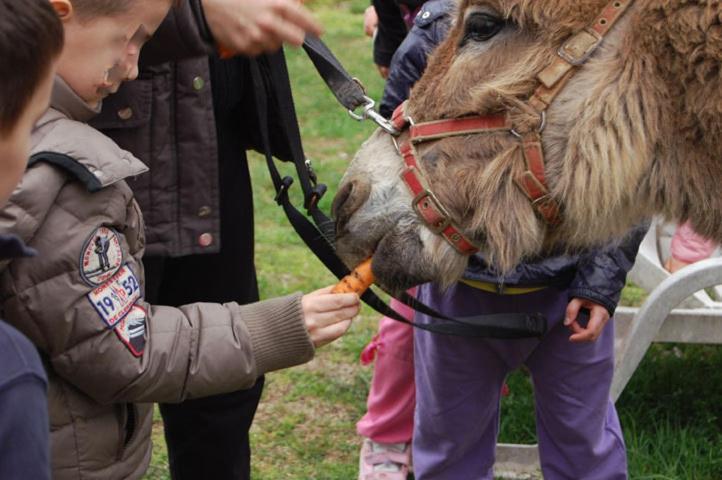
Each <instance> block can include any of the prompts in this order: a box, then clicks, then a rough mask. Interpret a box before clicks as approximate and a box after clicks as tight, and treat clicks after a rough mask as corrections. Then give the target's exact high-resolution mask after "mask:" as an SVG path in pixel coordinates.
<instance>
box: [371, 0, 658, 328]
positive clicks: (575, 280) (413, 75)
mask: <svg viewBox="0 0 722 480" xmlns="http://www.w3.org/2000/svg"><path fill="white" fill-rule="evenodd" d="M453 7H454V1H452V0H431V1H428V2H426V3H425V4H424V5H423V7H422V8H421V10H420V11H419V13H418V15H417V16H416V19H415V21H414V26H413V28H412V29H411V31H410V32H409V34H408V35H407V36H406V38H405V39H404V41H403V42H402V43H401V45H400V46H399V48H398V49H397V50H396V53H395V54H394V56H393V59H392V60H391V71H390V72H389V78H388V80H387V83H386V88H385V90H384V95H383V99H382V100H381V106H380V112H381V114H382V115H384V116H386V117H390V116H391V114H392V113H393V111H394V109H395V108H396V106H398V105H399V104H401V103H402V102H403V101H404V100H406V99H407V98H408V96H409V91H410V89H411V87H412V86H413V85H414V83H415V82H416V81H417V80H418V79H419V78H420V77H421V75H422V74H423V72H424V70H425V69H426V62H427V57H428V55H429V53H430V52H431V51H432V50H433V49H434V47H436V46H437V45H438V44H439V43H441V41H442V40H443V39H444V37H445V36H446V34H447V32H448V30H449V26H450V24H451V20H452V19H451V16H450V14H449V12H451V11H452V9H453ZM648 227H649V225H648V224H644V225H640V226H639V227H637V228H635V229H633V230H632V231H631V232H630V233H629V234H628V235H627V237H626V238H624V239H623V240H622V241H621V242H619V243H618V244H614V245H609V246H607V247H605V248H599V249H595V250H591V251H588V252H586V253H583V254H580V255H558V256H551V257H546V258H538V259H532V260H530V261H527V262H525V263H522V264H520V265H518V266H517V267H516V268H515V269H514V270H513V271H511V272H508V273H506V274H505V275H500V274H499V273H498V272H496V271H495V270H494V269H493V268H492V267H490V266H489V265H487V264H486V262H485V261H484V258H483V256H481V255H475V256H473V257H471V259H470V260H469V266H468V268H467V270H466V272H465V274H464V277H465V278H468V279H472V280H479V281H483V282H489V283H493V284H496V285H497V286H498V288H499V290H500V291H503V287H504V286H505V285H508V286H511V285H513V286H517V285H521V286H542V285H552V286H555V287H558V288H563V289H568V290H569V298H570V299H571V298H575V297H576V298H584V299H588V300H591V301H593V302H595V303H598V304H600V305H603V306H604V307H605V308H606V309H607V310H608V311H609V313H610V314H613V313H614V310H615V309H616V308H617V304H618V303H619V298H620V296H621V292H622V289H623V288H624V285H625V283H626V278H627V272H628V271H629V270H630V269H631V268H632V266H633V265H634V260H635V258H636V256H637V250H638V249H639V244H640V243H641V242H642V239H643V238H644V235H645V233H646V232H647V229H648Z"/></svg>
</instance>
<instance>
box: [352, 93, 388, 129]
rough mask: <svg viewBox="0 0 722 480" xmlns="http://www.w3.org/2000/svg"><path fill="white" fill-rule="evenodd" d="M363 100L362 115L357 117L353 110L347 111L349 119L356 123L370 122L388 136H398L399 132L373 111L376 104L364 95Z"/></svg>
mask: <svg viewBox="0 0 722 480" xmlns="http://www.w3.org/2000/svg"><path fill="white" fill-rule="evenodd" d="M364 100H366V104H365V105H363V107H361V108H363V113H361V114H360V115H359V114H358V113H356V112H354V111H353V110H349V111H348V114H349V115H350V116H351V118H353V119H354V120H356V121H358V122H363V121H364V120H372V121H373V122H374V123H375V124H376V125H378V126H379V127H381V129H382V130H384V131H385V132H386V133H388V134H390V135H393V136H398V135H400V134H401V132H399V131H398V130H396V128H394V125H393V124H392V123H391V122H390V121H389V120H388V119H386V118H384V117H383V115H381V114H380V113H379V112H377V111H376V110H374V107H375V106H376V102H374V101H373V100H372V99H371V98H370V97H367V96H365V95H364Z"/></svg>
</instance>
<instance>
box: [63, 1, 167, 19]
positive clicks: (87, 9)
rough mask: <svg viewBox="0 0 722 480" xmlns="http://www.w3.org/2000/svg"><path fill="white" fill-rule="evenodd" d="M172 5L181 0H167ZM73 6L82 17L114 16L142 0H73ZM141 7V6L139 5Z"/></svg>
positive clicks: (126, 10)
mask: <svg viewBox="0 0 722 480" xmlns="http://www.w3.org/2000/svg"><path fill="white" fill-rule="evenodd" d="M167 1H168V3H170V4H171V5H172V6H174V7H177V6H179V5H180V3H181V0H167ZM72 3H73V8H74V9H75V11H76V12H77V14H78V15H79V16H80V18H81V19H85V20H88V19H94V18H97V17H112V16H115V15H121V14H123V13H126V12H128V11H129V10H130V9H131V8H133V7H134V6H135V4H136V3H141V2H140V0H72ZM137 8H141V7H137Z"/></svg>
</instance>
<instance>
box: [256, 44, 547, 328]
mask: <svg viewBox="0 0 722 480" xmlns="http://www.w3.org/2000/svg"><path fill="white" fill-rule="evenodd" d="M307 42H308V39H307ZM319 43H320V44H321V45H323V43H322V42H321V41H320V40H318V39H315V42H314V44H316V45H318V44H319ZM323 46H324V47H325V45H323ZM306 51H307V53H308V54H309V56H311V58H312V60H313V59H314V55H315V54H314V53H313V52H315V51H316V50H313V49H310V50H309V49H308V48H307V49H306ZM328 55H331V57H333V55H332V54H331V53H330V51H329V50H328V49H327V48H324V57H328ZM263 59H264V60H265V62H264V60H261V59H257V60H251V62H250V64H251V74H252V78H253V84H254V90H255V95H254V98H255V102H256V109H257V111H258V120H259V130H260V133H261V140H262V143H263V150H264V155H265V158H266V165H267V167H268V170H269V173H270V175H271V179H272V181H273V185H274V188H275V190H276V199H275V200H276V202H277V203H278V204H279V205H280V206H281V207H282V208H283V210H284V213H285V214H286V217H287V218H288V220H289V222H290V223H291V225H292V226H293V228H294V230H295V231H296V232H297V233H298V235H299V236H300V237H301V239H302V240H303V241H304V243H305V244H306V245H307V246H308V248H309V249H310V250H311V251H312V252H313V253H314V254H315V255H316V256H317V257H318V258H319V260H321V262H322V263H323V264H324V265H325V266H326V268H328V269H329V270H330V271H331V272H332V273H333V274H334V275H335V276H336V277H337V278H339V279H340V278H343V277H344V276H345V275H348V274H349V273H350V272H349V269H348V268H347V267H346V265H345V264H344V263H343V262H342V261H341V259H339V258H338V256H337V255H336V251H335V249H334V247H333V245H332V243H331V241H329V238H333V221H332V220H331V219H330V218H329V217H328V216H327V215H325V214H324V213H323V212H322V211H321V210H320V209H319V208H318V201H319V200H320V199H321V197H322V196H323V194H324V193H325V191H326V187H325V185H322V184H318V183H317V182H316V179H315V176H314V175H313V174H312V171H310V169H309V167H308V165H307V164H306V160H305V159H306V157H305V155H304V153H303V145H302V142H301V135H300V131H299V128H298V120H297V117H296V111H295V107H294V103H293V95H292V93H291V89H290V80H289V76H288V69H287V67H286V61H285V57H284V55H283V51H280V52H278V53H276V54H273V55H267V56H265V57H263ZM334 60H335V58H334ZM318 63H322V64H323V65H325V66H327V67H328V66H332V65H333V64H332V63H331V62H329V61H327V60H324V61H323V62H321V61H318ZM335 63H336V64H337V65H338V66H339V67H340V63H338V61H335ZM314 64H315V65H316V64H317V61H314ZM329 68H330V67H329ZM340 68H341V70H342V67H340ZM262 69H264V70H265V72H263V71H262ZM326 71H328V69H326ZM344 72H345V71H344ZM264 73H265V75H264ZM319 73H321V75H322V76H323V75H324V73H322V72H321V70H319ZM346 77H348V78H349V79H350V77H349V76H348V75H347V74H346ZM340 78H343V75H341V74H339V75H338V76H337V77H336V79H337V80H336V82H339V81H340V80H338V79H340ZM324 79H325V77H324ZM348 81H349V82H352V83H353V84H354V85H355V86H356V88H358V89H359V90H361V87H360V86H359V85H358V84H357V83H356V82H355V81H353V80H348ZM327 83H328V84H329V86H330V85H331V83H332V82H327ZM347 85H348V84H347ZM347 91H351V88H350V87H349V88H348V89H347ZM361 91H362V90H361ZM269 93H270V95H269ZM338 96H339V95H337V97H338ZM268 99H273V100H275V101H276V103H277V105H276V106H277V107H278V111H279V116H280V118H279V120H280V121H281V123H282V128H283V129H284V134H285V135H284V136H285V138H286V139H287V141H288V143H289V147H290V151H291V154H292V158H293V163H294V166H295V169H296V172H297V175H298V178H299V182H300V183H301V189H302V191H303V193H304V207H305V208H306V210H307V211H308V213H309V215H310V216H311V217H312V218H313V220H314V222H315V224H316V225H314V224H313V223H311V222H310V221H309V220H308V218H307V217H306V216H304V215H303V214H302V213H301V212H299V211H298V209H296V208H295V207H294V206H293V205H292V204H291V201H290V199H289V196H288V191H289V189H290V188H291V185H292V184H293V178H292V177H288V176H286V177H282V176H281V174H280V172H279V171H278V169H277V168H276V165H275V161H274V159H273V155H272V149H271V143H270V134H269V128H270V125H269V114H268V112H269V108H268ZM339 101H340V100H339ZM361 298H362V300H363V301H364V302H365V303H366V304H367V305H369V306H370V307H371V308H373V309H374V310H376V311H377V312H378V313H380V314H382V315H385V316H387V317H390V318H392V319H394V320H396V321H399V322H402V323H405V324H408V325H411V326H413V327H415V328H420V329H423V330H426V331H430V332H434V333H440V334H445V335H456V336H465V337H491V338H528V337H539V336H541V335H543V334H544V333H545V332H546V319H545V318H544V316H543V315H540V314H536V313H530V314H524V313H504V314H494V315H478V316H473V317H462V318H453V317H449V316H446V315H443V314H441V313H439V312H437V311H435V310H434V309H432V308H430V307H428V306H426V305H424V304H423V303H421V302H419V301H418V300H416V299H415V298H413V297H411V296H410V295H408V294H406V293H404V294H403V295H402V296H401V301H403V302H404V303H405V304H407V305H408V306H410V307H411V308H413V309H414V310H416V311H418V312H421V313H424V314H425V315H428V316H430V317H432V318H435V319H437V320H443V321H441V322H434V323H431V324H417V323H414V322H410V321H408V320H406V318H404V317H403V315H401V314H399V313H398V312H396V311H395V310H393V309H392V308H391V307H389V306H388V305H386V303H384V302H383V300H381V299H380V298H379V297H378V296H377V295H376V293H374V291H373V290H372V289H368V290H367V291H366V292H365V293H364V294H363V295H362V296H361Z"/></svg>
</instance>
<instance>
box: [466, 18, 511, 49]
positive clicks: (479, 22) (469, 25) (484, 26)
mask: <svg viewBox="0 0 722 480" xmlns="http://www.w3.org/2000/svg"><path fill="white" fill-rule="evenodd" d="M502 27H504V20H503V19H501V18H499V17H495V16H493V15H490V14H488V13H474V14H472V15H470V16H469V18H468V19H467V20H466V28H465V32H464V38H463V40H462V41H461V43H462V45H463V44H464V43H466V42H467V41H469V40H471V41H473V42H486V41H487V40H490V39H491V38H493V37H494V36H495V35H496V34H497V33H499V31H500V30H501V29H502Z"/></svg>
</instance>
